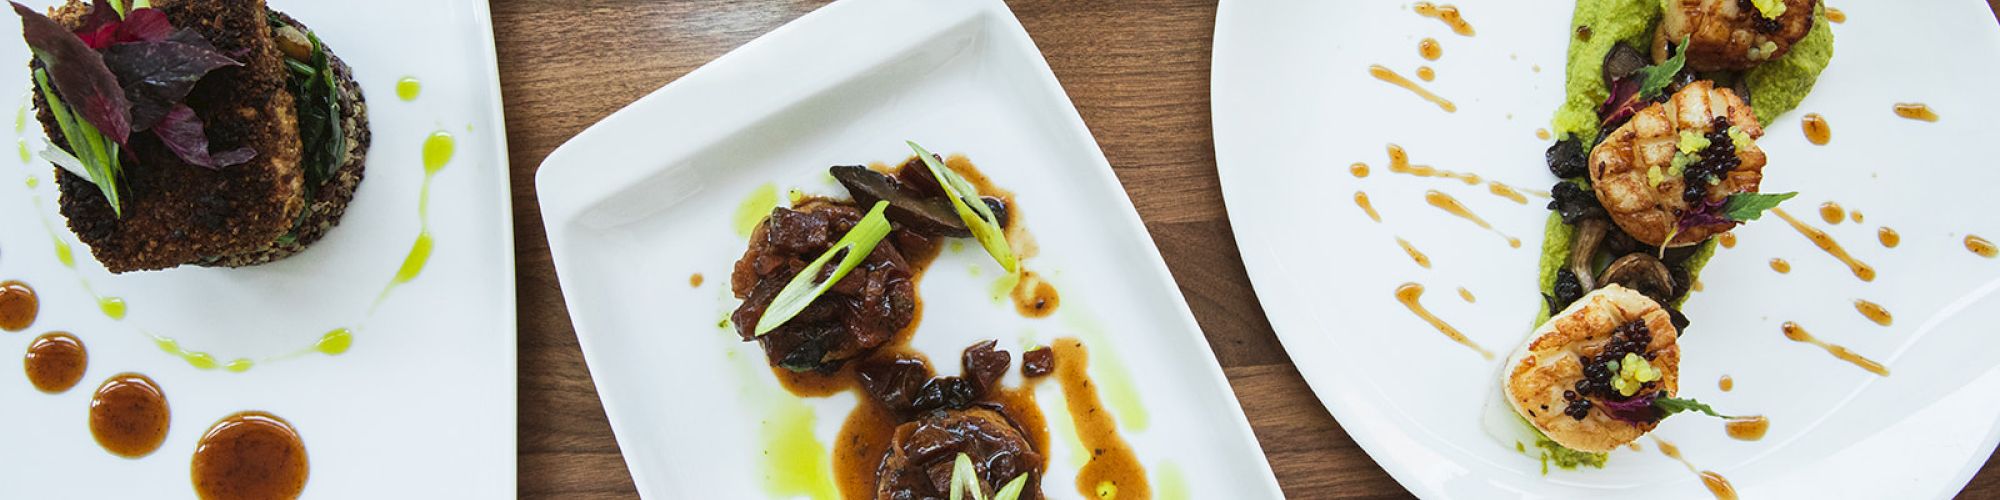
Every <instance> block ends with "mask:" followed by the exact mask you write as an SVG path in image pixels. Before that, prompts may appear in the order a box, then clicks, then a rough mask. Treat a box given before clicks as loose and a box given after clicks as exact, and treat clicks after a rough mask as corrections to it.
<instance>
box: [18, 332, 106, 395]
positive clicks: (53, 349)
mask: <svg viewBox="0 0 2000 500" xmlns="http://www.w3.org/2000/svg"><path fill="white" fill-rule="evenodd" d="M21 364H22V365H23V366H24V368H25V369H26V370H27V372H28V383H30V384H33V385H34V386H35V390H38V391H42V392H45V393H49V394H57V393H62V392H67V391H69V389H70V388H71V387H76V383H77V381H80V380H83V372H84V369H85V368H87V367H89V365H90V355H89V353H87V352H85V351H84V349H83V341H81V340H77V338H76V336H75V335H70V334H68V333H64V332H50V333H46V334H42V336H40V337H35V341H34V342H33V343H30V344H28V355H27V357H26V358H24V359H23V360H22V362H21Z"/></svg>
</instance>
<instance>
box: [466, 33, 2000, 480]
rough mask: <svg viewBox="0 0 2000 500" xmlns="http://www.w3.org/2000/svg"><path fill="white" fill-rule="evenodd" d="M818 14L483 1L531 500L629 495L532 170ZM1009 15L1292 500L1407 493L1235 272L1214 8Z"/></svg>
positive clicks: (523, 472)
mask: <svg viewBox="0 0 2000 500" xmlns="http://www.w3.org/2000/svg"><path fill="white" fill-rule="evenodd" d="M824 3H825V2H824V1H822V0H772V1H749V0H674V1H658V2H642V1H636V0H504V1H495V2H492V7H493V16H494V19H493V21H494V31H495V35H496V36H497V39H498V44H499V54H500V78H501V83H502V86H503V87H504V93H505V95H506V107H507V130H508V138H507V139H508V142H509V158H510V160H512V162H513V196H514V215H515V218H514V228H515V233H514V234H515V243H514V245H515V252H516V254H517V256H518V258H519V269H518V272H519V280H520V291H519V293H520V328H521V330H520V371H521V372H520V396H519V399H520V408H519V412H520V429H519V438H520V451H519V458H520V476H519V478H518V481H519V483H518V484H519V487H520V494H521V496H522V497H525V498H632V497H635V496H636V494H635V492H634V490H633V488H632V479H631V476H630V475H629V474H628V473H627V472H626V470H625V462H624V461H623V459H622V458H620V455H619V452H618V444H617V443H616V442H615V441H613V438H612V434H611V427H610V425H609V424H607V423H606V422H605V418H604V410H603V407H602V406H600V405H599V404H598V400H597V393H596V390H595V388H594V387H593V386H592V383H591V380H590V374H589V372H587V371H586V370H585V368H584V361H583V355H582V353H581V352H580V351H578V349H577V344H576V336H575V332H574V331H573V330H572V329H571V326H570V320H569V314H568V312H567V310H566V309H565V307H564V304H563V298H562V295H561V293H560V291H559V290H558V288H557V286H558V285H557V283H556V276H555V268H554V267H553V266H552V265H551V264H550V257H549V248H548V242H547V240H546V238H545V237H544V233H543V230H542V218H541V213H540V209H539V207H538V205H537V201H536V198H535V190H534V177H535V175H534V174H535V169H536V168H537V167H538V166H539V165H540V164H541V162H542V159H543V158H544V157H546V156H547V155H548V154H549V152H550V151H552V150H554V149H555V148H556V146H558V145H561V144H562V142H563V141H566V140H568V139H569V138H570V137H571V136H573V135H575V134H577V133H578V132H581V131H583V129H584V128H585V127H587V126H589V125H590V124H591V123H595V122H596V121H597V120H599V119H602V118H603V117H604V116H606V115H609V114H610V113H611V112H613V111H616V110H617V109H619V108H621V107H623V106H625V105H626V104H628V103H630V102H632V101H633V100H636V99H638V98H639V97H641V96H644V95H645V94H647V93H649V92H652V91H653V90H654V89H657V88H659V87H660V86H661V85H663V84H665V83H667V82H669V81H672V80H674V79H675V78H679V77H680V76H681V75H683V74H686V73H687V72H688V71H691V70H693V69H695V68H696V67H698V66H700V65H702V64H705V63H707V62H708V61H710V60H713V59H714V58H716V57H717V56H720V55H722V54H723V53H724V52H727V51H729V50H730V49H733V48H735V47H737V46H739V45H742V44H743V43H745V42H748V41H750V40H751V39H753V38H756V37H757V36H759V35H762V34H764V33H765V32H767V31H770V30H771V29H773V28H776V27H778V26H779V25H782V24H784V23H786V22H788V21H791V20H792V19H794V18H796V17H798V16H800V15H803V14H805V13H807V12H810V11H812V10H813V9H815V8H817V7H819V6H821V5H823V4H824ZM1009 3H1010V4H1011V5H1012V7H1013V9H1014V11H1015V13H1016V15H1018V16H1019V17H1020V18H1021V22H1022V23H1023V24H1025V25H1026V26H1027V29H1028V33H1029V34H1030V35H1032V36H1033V37H1034V40H1035V43H1036V44H1037V45H1039V46H1040V47H1041V49H1042V52H1043V53H1044V54H1046V55H1047V57H1048V61H1049V65H1050V66H1053V67H1054V69H1055V73H1056V76H1057V78H1059V79H1060V80H1061V81H1062V84H1063V88H1064V89H1065V90H1067V91H1068V92H1069V95H1070V98H1071V99H1073V100H1074V101H1075V103H1076V107H1077V109H1078V110H1079V111H1081V112H1082V114H1083V119H1084V122H1086V123H1088V124H1089V125H1090V131H1091V133H1092V134H1094V135H1095V136H1096V137H1097V141H1098V143H1099V144H1101V145H1102V146H1103V148H1104V153H1105V155H1106V156H1108V157H1109V158H1110V160H1111V165H1112V166H1113V168H1115V169H1116V171H1117V174H1118V177H1119V179H1120V180H1121V181H1123V182H1124V185H1125V189H1126V191H1127V192H1128V193H1129V194H1130V195H1131V197H1132V201H1133V202H1134V203H1135V204H1137V205H1138V208H1139V214H1140V216H1141V217H1142V218H1144V220H1145V221H1146V228H1147V229H1148V230H1150V231H1152V235H1153V238H1154V240H1156V241H1157V242H1158V244H1159V247H1160V249H1161V251H1163V252H1164V253H1165V257H1166V261H1167V265H1168V267H1169V268H1171V269H1172V271H1173V274H1174V278H1175V279H1177V280H1179V283H1180V287H1181V291H1182V292H1184V293H1185V294H1186V295H1187V299H1188V302H1189V305H1191V306H1193V309H1194V314H1195V317H1196V318H1197V319H1198V320H1199V321H1200V323H1201V326H1202V328H1203V330H1205V331H1206V332H1207V334H1208V341H1209V344H1210V345H1211V346H1213V347H1214V349H1215V354H1216V356H1217V357H1218V358H1220V361H1221V363H1222V366H1223V367H1224V371H1225V372H1226V373H1227V374H1228V376H1229V379H1230V382H1231V384H1233V385H1234V386H1235V388H1236V394H1237V397H1238V398H1239V399H1240V400H1241V402H1242V405H1243V410H1244V412H1245V413H1247V414H1248V415H1249V418H1250V423H1251V426H1252V427H1254V428H1255V429H1256V433H1257V436H1258V439H1259V441H1261V442H1262V444H1263V446H1264V451H1265V453H1266V454H1268V455H1269V457H1270V462H1271V467H1272V468H1273V469H1275V470H1276V471H1277V476H1278V481H1279V482H1280V483H1281V484H1282V485H1283V487H1284V489H1285V492H1286V494H1287V495H1288V496H1290V497H1292V498H1367V497H1406V496H1409V493H1407V492H1406V491H1404V490H1403V488H1401V487H1400V486H1398V485H1397V484H1396V483H1395V481H1393V480H1391V479H1390V478H1389V476H1388V475H1387V474H1386V473H1384V472H1383V471H1382V469H1381V468H1380V467H1378V466H1376V465H1375V463H1374V462H1373V461H1371V460H1370V459H1369V458H1368V455H1367V454H1366V453H1363V452H1362V451H1361V449H1360V448H1359V447H1357V446H1356V445H1355V444H1354V440H1353V439H1351V438H1349V437H1348V436H1347V434H1346V433H1345V432H1342V431H1341V429H1340V425H1339V424H1337V423H1335V422H1334V420H1333V417H1332V416H1330V415H1328V414H1327V411H1326V409H1325V408H1323V407H1321V406H1320V404H1319V401H1318V400H1317V399H1315V398H1314V397H1313V395H1312V393H1311V391H1310V390H1308V388H1307V387H1306V384H1305V381H1304V380H1302V379H1300V378H1299V373H1298V371H1297V370H1296V369H1295V368H1294V367H1293V366H1292V363H1291V360H1290V359H1289V358H1288V357H1287V356H1286V355H1285V351H1284V350H1283V348H1282V347H1281V346H1279V344H1278V340H1277V338H1276V337H1275V336H1274V335H1273V334H1272V332H1271V325H1270V324H1269V322H1268V321H1266V320H1265V318H1264V312H1263V309H1262V308H1261V306H1259V305H1258V302H1257V298H1256V294H1255V293H1254V292H1253V291H1252V290H1251V287H1250V282H1249V280H1248V278H1246V277H1245V275H1244V270H1243V264H1242V262H1241V261H1240V260H1239V259H1238V254H1237V248H1236V243H1235V239H1234V236H1233V235H1232V233H1231V230H1230V226H1229V220H1228V218H1227V216H1226V214H1225V213H1224V210H1223V204H1222V197H1221V193H1220V187H1219V184H1218V182H1217V179H1216V172H1215V150H1214V148H1213V146H1212V141H1211V134H1210V129H1209V123H1210V121H1209V105H1208V76H1209V55H1210V41H1211V38H1212V35H1213V33H1214V22H1215V5H1214V2H1212V1H1203V0H1144V1H1139V0H1117V1H1113V0H1032V1H1031V0H1015V1H1011V2H1009ZM1989 3H1994V4H2000V0H1989ZM605 51H613V52H615V53H618V54H622V55H623V56H622V57H602V56H601V54H603V53H604V52H605ZM1967 438H1968V439H1974V438H1975V437H1971V436H1968V437H1967ZM1196 473H1197V474H1198V472H1196ZM1961 496H1962V497H1964V498H2000V467H1996V466H1995V465H1994V464H1993V463H1989V464H1988V465H1987V467H1986V468H1985V469H1984V470H1982V471H1981V472H1980V474H1979V475H1978V476H1977V477H1975V478H1974V479H1973V481H1972V483H1971V484H1970V485H1968V486H1967V488H1966V490H1965V492H1964V493H1963V494H1962V495H1961Z"/></svg>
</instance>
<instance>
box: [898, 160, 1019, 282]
mask: <svg viewBox="0 0 2000 500" xmlns="http://www.w3.org/2000/svg"><path fill="white" fill-rule="evenodd" d="M907 142H909V143H910V149H913V150H916V151H917V156H918V157H920V158H923V159H924V166H926V167H930V169H931V176H932V177H936V178H937V180H938V185H939V186H943V187H944V193H945V197H947V198H951V208H952V209H954V210H957V211H958V218H959V219H962V220H964V221H965V227H966V228H967V229H971V230H972V237H973V238H975V239H978V240H979V246H983V247H986V253H988V254H992V255H993V260H995V261H998V262H1000V267H1001V268H1002V269H1006V270H1007V272H1010V273H1011V272H1015V265H1014V264H1015V263H1014V247H1012V246H1009V245H1008V244H1007V232H1006V230H1005V229H1002V228H1001V227H1000V219H999V218H998V217H994V216H993V209H991V208H987V206H986V202H985V201H982V200H980V199H979V189H978V188H974V187H972V183H970V182H966V181H965V178H964V177H959V176H958V173H957V172H953V171H951V169H949V168H945V166H944V162H942V161H938V159H937V156H936V155H933V154H931V152H930V151H927V150H925V149H924V147H923V146H918V145H917V142H916V141H907ZM968 200H970V201H968Z"/></svg>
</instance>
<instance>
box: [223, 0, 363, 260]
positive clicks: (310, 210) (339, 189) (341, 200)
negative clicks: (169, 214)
mask: <svg viewBox="0 0 2000 500" xmlns="http://www.w3.org/2000/svg"><path fill="white" fill-rule="evenodd" d="M273 13H274V14H277V16H278V19H279V20H280V21H283V22H284V23H285V24H290V25H292V26H293V27H296V28H298V29H299V30H300V31H305V32H308V33H310V32H312V30H311V29H309V28H307V27H306V25H305V24H304V23H301V22H299V20H297V19H293V18H292V16H290V15H286V14H285V13H282V12H276V11H273ZM326 52H327V54H326V55H327V58H328V59H329V60H330V61H329V63H330V65H331V66H332V68H333V75H334V83H335V84H336V85H338V86H339V90H340V95H339V96H337V98H338V99H340V112H341V132H343V133H345V134H346V135H347V161H346V162H345V163H341V164H340V168H338V169H335V170H334V174H333V177H332V178H329V179H327V180H326V182H324V183H322V184H320V185H319V187H318V188H317V189H314V190H313V191H312V193H311V196H310V197H309V198H308V200H309V202H308V204H307V205H306V214H305V218H304V219H303V220H300V221H299V224H298V226H297V227H296V228H294V229H293V232H292V236H293V237H292V238H291V239H289V240H288V239H284V238H279V239H278V240H275V241H272V242H271V243H270V245H269V246H266V247H264V248H261V249H258V250H253V251H250V252H244V253H238V254H234V255H228V256H224V257H221V258H218V259H215V260H212V261H205V262H199V263H197V264H199V265H202V266H212V267H245V266H254V265H258V264H265V263H269V262H272V261H277V260H281V259H284V258H286V257H290V256H292V255H295V254H297V253H299V252H303V251H305V249H306V247H307V246H310V245H312V244H313V242H316V241H319V239H320V238H321V237H323V236H326V233H327V231H330V230H332V229H333V226H336V225H339V224H340V218H341V216H342V215H345V214H346V213H347V203H348V202H350V201H353V200H354V190H355V189H356V188H358V187H360V185H361V178H362V174H363V173H364V168H365V167H367V161H368V144H369V141H371V140H372V139H373V134H372V133H371V132H370V131H369V129H368V100H367V99H366V98H365V97H364V96H362V95H361V84H359V83H356V82H355V81H354V71H353V69H352V68H349V67H348V66H347V63H346V62H345V61H341V60H340V56H338V55H334V53H333V48H332V47H327V48H326Z"/></svg>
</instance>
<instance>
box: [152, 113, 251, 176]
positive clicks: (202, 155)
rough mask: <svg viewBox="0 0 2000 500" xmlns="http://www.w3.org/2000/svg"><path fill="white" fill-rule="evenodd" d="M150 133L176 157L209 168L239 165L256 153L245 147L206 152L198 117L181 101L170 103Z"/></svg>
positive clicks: (205, 136)
mask: <svg viewBox="0 0 2000 500" xmlns="http://www.w3.org/2000/svg"><path fill="white" fill-rule="evenodd" d="M153 135H155V136H158V137H159V138H160V142H162V143H165V144H166V145H167V149H171V150H173V151H174V155H175V156H179V157H180V158H181V161H184V162H187V164H189V165H194V166H198V167H204V168H207V169H210V170H215V169H219V168H222V167H227V166H230V165H237V164H241V163H243V162H247V161H250V159H251V158H254V157H256V155H257V153H256V151H251V150H249V148H238V149H234V150H230V151H225V152H222V153H219V154H215V155H211V154H209V152H208V133H207V132H206V131H204V130H203V128H202V123H201V117H200V116H197V115H195V114H194V109H193V108H189V107H187V105H185V104H176V105H174V107H173V109H172V110H170V111H168V112H167V116H166V117H165V118H163V119H161V120H160V123H159V125H157V126H154V127H153Z"/></svg>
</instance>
